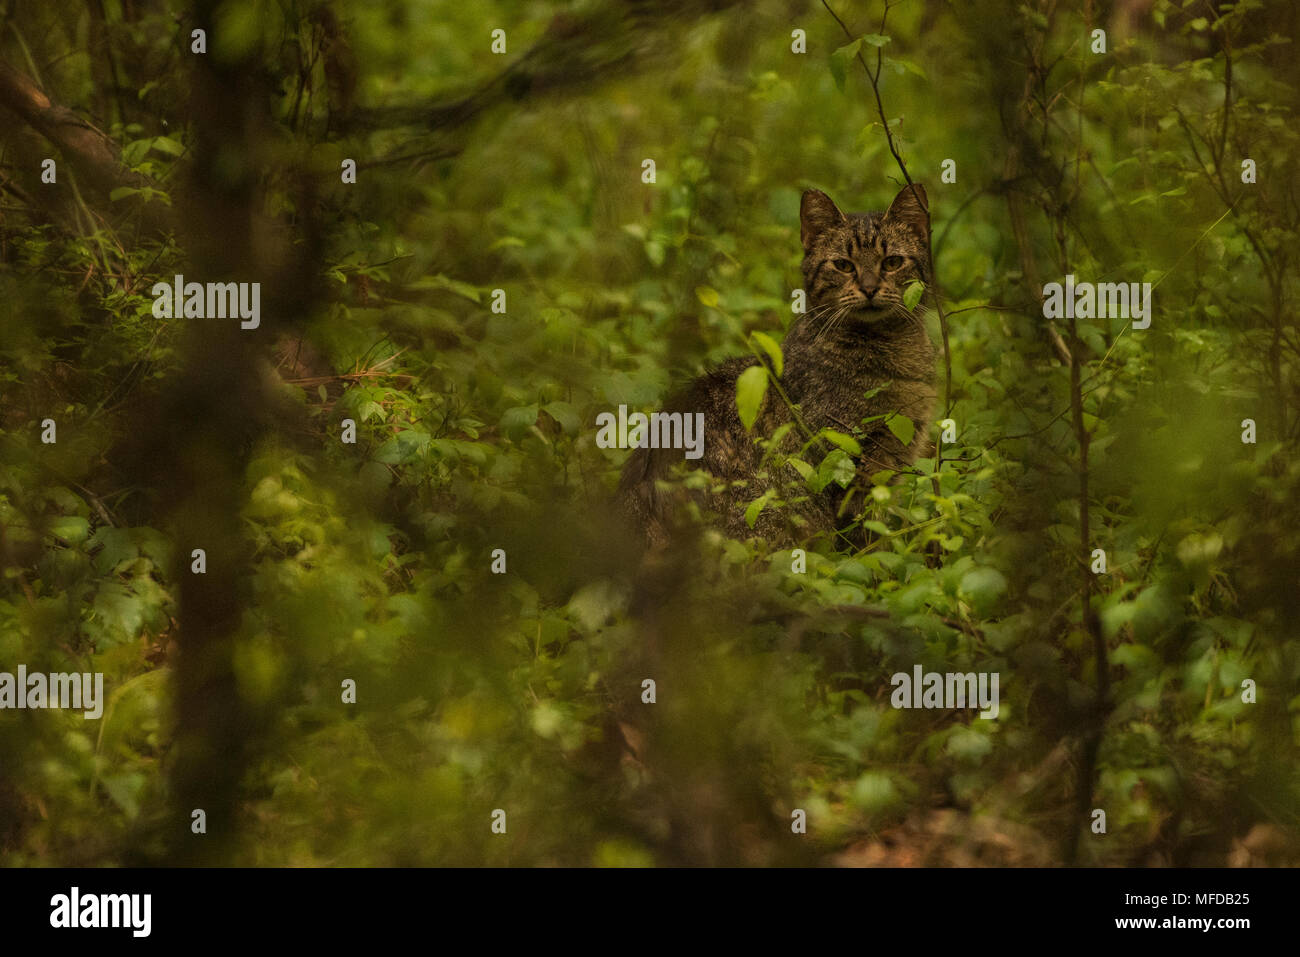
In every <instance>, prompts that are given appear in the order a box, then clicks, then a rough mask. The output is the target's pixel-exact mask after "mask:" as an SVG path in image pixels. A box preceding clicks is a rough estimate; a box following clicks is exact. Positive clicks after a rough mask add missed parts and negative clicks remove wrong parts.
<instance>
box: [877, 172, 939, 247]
mask: <svg viewBox="0 0 1300 957" xmlns="http://www.w3.org/2000/svg"><path fill="white" fill-rule="evenodd" d="M885 219H887V220H891V221H893V222H895V223H901V224H902V225H904V226H907V227H908V228H909V229H912V230H914V231H915V232H916V234H917V235H918V236H920V237H921V238H922V239H923V240H929V238H930V200H929V198H928V197H927V196H926V195H925V187H924V186H922V185H921V184H920V183H911V184H910V185H908V186H904V187H903V188H902V189H901V190H899V192H898V195H897V196H895V197H894V201H893V202H892V203H890V204H889V211H888V212H886V213H885Z"/></svg>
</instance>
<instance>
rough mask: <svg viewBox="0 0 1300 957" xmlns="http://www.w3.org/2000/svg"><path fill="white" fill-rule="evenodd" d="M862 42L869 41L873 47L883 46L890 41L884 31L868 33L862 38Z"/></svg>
mask: <svg viewBox="0 0 1300 957" xmlns="http://www.w3.org/2000/svg"><path fill="white" fill-rule="evenodd" d="M862 42H863V43H869V44H871V45H872V46H873V47H883V46H884V45H885V44H886V43H888V42H889V37H887V36H885V35H884V34H883V33H868V34H867V35H866V36H864V37H863V38H862Z"/></svg>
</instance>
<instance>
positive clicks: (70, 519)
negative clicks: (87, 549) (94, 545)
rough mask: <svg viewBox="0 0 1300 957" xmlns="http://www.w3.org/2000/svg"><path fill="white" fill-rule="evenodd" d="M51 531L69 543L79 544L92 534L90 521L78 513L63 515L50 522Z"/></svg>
mask: <svg viewBox="0 0 1300 957" xmlns="http://www.w3.org/2000/svg"><path fill="white" fill-rule="evenodd" d="M50 532H51V533H52V534H54V535H55V536H57V537H59V538H61V539H63V540H64V541H65V542H67V543H68V544H69V545H77V544H80V543H81V542H84V541H85V540H86V536H88V535H89V534H90V522H88V521H86V520H85V519H84V518H81V517H80V516H77V515H63V516H60V517H59V518H56V519H55V520H54V521H52V522H50Z"/></svg>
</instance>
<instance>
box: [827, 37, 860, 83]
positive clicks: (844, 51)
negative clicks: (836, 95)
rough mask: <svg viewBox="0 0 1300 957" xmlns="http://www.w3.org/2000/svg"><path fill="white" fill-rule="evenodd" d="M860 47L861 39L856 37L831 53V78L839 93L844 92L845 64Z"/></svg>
mask: <svg viewBox="0 0 1300 957" xmlns="http://www.w3.org/2000/svg"><path fill="white" fill-rule="evenodd" d="M860 49H862V40H861V39H857V40H854V41H853V42H852V43H846V44H845V45H844V46H842V47H840V48H839V49H838V50H836V51H835V52H834V53H832V54H831V79H833V80H834V81H835V88H836V89H837V90H839V91H840V92H841V93H843V92H844V73H845V70H846V69H847V64H848V62H849V60H851V59H852V58H853V57H854V55H855V54H857V52H858V50H860Z"/></svg>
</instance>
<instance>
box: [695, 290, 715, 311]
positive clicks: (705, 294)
mask: <svg viewBox="0 0 1300 957" xmlns="http://www.w3.org/2000/svg"><path fill="white" fill-rule="evenodd" d="M695 298H696V299H698V300H699V301H700V302H702V303H704V305H706V306H708V307H709V308H710V309H717V308H718V290H716V289H714V288H713V287H712V286H696V287H695Z"/></svg>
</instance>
